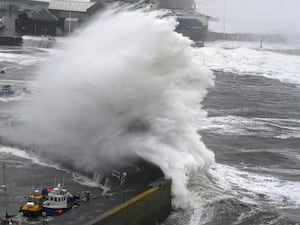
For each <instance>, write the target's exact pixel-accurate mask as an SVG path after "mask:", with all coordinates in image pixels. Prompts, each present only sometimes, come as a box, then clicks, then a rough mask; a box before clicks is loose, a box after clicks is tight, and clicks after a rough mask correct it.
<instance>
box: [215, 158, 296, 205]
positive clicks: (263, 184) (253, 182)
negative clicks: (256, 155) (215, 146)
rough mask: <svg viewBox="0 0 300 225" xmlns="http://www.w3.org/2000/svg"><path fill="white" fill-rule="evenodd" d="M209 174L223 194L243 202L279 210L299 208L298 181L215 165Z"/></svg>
mask: <svg viewBox="0 0 300 225" xmlns="http://www.w3.org/2000/svg"><path fill="white" fill-rule="evenodd" d="M209 174H210V175H211V176H212V177H213V178H214V182H215V183H216V185H217V186H218V187H220V188H221V189H223V191H224V193H227V194H230V195H233V196H236V197H238V198H240V199H243V200H244V201H250V202H253V201H256V203H261V202H265V203H266V204H269V205H274V206H277V207H280V208H285V207H296V208H297V207H300V182H299V181H288V180H280V179H278V178H275V177H273V176H270V175H261V174H256V173H252V172H247V171H243V170H239V169H237V168H234V167H232V166H228V165H223V164H215V165H214V166H213V167H212V168H211V169H209Z"/></svg>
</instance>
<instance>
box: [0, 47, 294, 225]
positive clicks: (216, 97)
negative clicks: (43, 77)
mask: <svg viewBox="0 0 300 225" xmlns="http://www.w3.org/2000/svg"><path fill="white" fill-rule="evenodd" d="M1 53H2V54H12V55H13V56H14V57H15V58H13V59H9V60H7V61H2V62H1V66H2V67H4V68H8V69H7V70H6V72H5V73H4V74H1V79H0V84H1V86H2V85H3V84H8V83H9V84H11V85H12V87H13V89H14V90H15V91H16V93H17V94H16V96H14V97H8V98H6V99H5V98H1V101H0V109H1V110H0V118H1V124H3V123H7V122H12V120H15V119H16V118H14V109H15V105H16V104H18V102H19V101H26V96H25V95H24V93H22V88H23V87H27V88H29V89H30V84H31V82H32V80H33V76H32V71H34V70H35V67H36V65H34V64H29V65H26V64H24V65H22V66H20V65H19V63H16V61H18V60H19V59H20V57H21V58H22V59H24V58H26V60H28V59H30V58H31V57H32V56H34V57H33V58H35V57H41V56H42V57H47V55H48V54H49V52H48V51H45V50H41V49H30V48H23V47H18V48H7V47H1ZM16 64H18V66H16ZM214 74H215V86H214V87H213V88H210V89H209V92H208V94H207V96H206V98H205V99H204V101H203V107H204V109H205V110H206V111H207V113H208V116H207V117H208V120H211V121H213V122H212V123H213V124H214V125H215V126H214V125H211V126H207V127H205V126H204V128H203V129H201V130H200V131H199V133H200V134H201V136H202V140H203V142H204V143H205V144H206V145H207V147H208V148H209V149H211V150H212V151H213V152H214V153H215V155H216V162H217V164H219V165H222V168H221V169H220V168H219V169H218V168H214V170H216V171H217V170H224V169H226V168H227V169H228V168H229V167H230V168H237V169H239V170H240V172H239V176H240V177H238V178H237V177H236V175H237V174H236V173H235V171H234V170H231V169H229V170H228V171H226V172H225V174H226V173H231V172H232V174H227V175H225V179H228V180H227V181H228V182H230V179H232V183H233V185H234V188H232V187H230V188H228V187H222V185H221V186H220V185H219V183H218V182H216V181H214V179H216V178H214V175H213V174H211V173H210V174H209V173H208V174H205V175H204V176H206V179H203V177H201V176H200V177H197V176H195V177H194V178H191V181H190V185H191V187H192V189H193V190H194V191H196V192H197V191H198V193H199V194H200V195H203V196H204V197H205V198H206V200H207V202H206V203H205V204H204V205H201V207H200V206H199V207H200V208H201V209H200V208H197V207H195V208H193V209H189V210H179V211H176V212H175V213H173V214H172V215H171V216H170V217H169V218H168V220H167V221H166V222H165V224H187V223H190V220H191V218H192V217H195V215H198V217H199V218H198V219H196V221H198V222H195V224H207V225H208V224H211V225H212V224H214V225H217V224H220V225H221V224H245V225H246V224H247V225H248V224H249V225H250V224H257V225H260V224H287V225H288V224H299V223H300V213H299V202H298V203H293V201H292V200H293V197H295V198H297V196H299V193H295V192H294V190H293V188H294V186H293V185H291V186H289V183H290V182H298V184H299V180H300V172H299V171H300V160H299V147H298V146H299V144H300V143H299V142H300V141H299V138H298V137H299V136H298V135H299V124H300V113H299V112H300V110H299V109H300V106H299V104H298V103H299V100H300V89H299V88H298V87H297V85H294V84H287V83H282V82H280V81H278V80H274V79H269V78H265V77H261V76H253V75H243V76H240V75H239V74H233V73H223V72H215V73H214ZM20 96H22V100H20V99H18V97H20ZM218 125H220V126H218ZM1 127H2V126H1ZM297 132H298V135H297ZM1 146H2V148H5V147H7V148H9V147H11V146H5V142H4V141H3V140H2V143H1ZM11 151H15V150H14V149H12V150H11ZM20 154H21V155H20V156H18V153H17V152H15V154H12V153H9V152H8V151H6V153H5V151H2V152H1V153H0V156H1V162H6V165H7V182H8V187H9V189H8V192H9V202H10V204H9V212H10V213H12V214H16V213H17V210H18V207H19V206H20V204H22V202H24V196H26V195H27V194H28V192H29V191H30V190H31V188H32V187H33V186H35V187H36V186H38V187H39V186H41V185H49V186H51V185H53V182H54V181H53V176H56V177H60V178H62V177H64V178H65V182H66V183H67V186H68V187H69V188H71V189H73V190H78V191H79V190H81V189H83V188H87V186H85V184H84V182H83V184H82V183H81V184H80V183H78V182H75V181H74V176H73V175H72V172H70V171H64V170H61V169H57V168H56V167H51V166H50V167H49V166H48V165H43V164H42V165H39V164H36V163H35V162H32V159H30V158H26V157H25V158H24V156H23V155H22V154H23V153H20ZM36 154H37V155H38V152H37V153H36ZM49 164H50V165H51V162H49ZM248 173H251V174H252V175H254V178H253V177H250V176H249V177H247V176H248V175H249V174H248ZM255 176H257V177H258V178H257V179H256V178H255ZM260 177H265V178H266V179H263V180H260ZM268 177H269V178H270V177H272V179H277V180H276V181H274V180H273V181H272V179H268ZM242 178H244V179H242ZM235 179H238V180H235ZM239 179H240V180H239ZM247 179H249V180H251V179H254V180H255V181H253V182H249V183H247ZM37 181H39V182H37ZM206 182H207V183H206ZM239 182H240V183H239ZM243 182H245V183H246V184H244V183H243ZM268 183H269V184H268ZM291 184H292V183H291ZM210 185H213V186H214V187H217V188H211V186H210ZM239 185H240V186H239ZM245 185H246V186H245ZM247 185H253V186H247ZM255 185H257V186H260V185H265V189H264V188H262V189H261V190H255V189H256V187H255ZM284 185H287V187H286V189H284V190H283V189H282V188H281V186H284ZM89 188H91V187H89ZM226 188H227V189H226ZM276 189H278V191H276ZM92 190H93V188H92ZM212 190H214V191H212ZM251 190H253V193H251ZM297 190H299V186H298V188H296V189H295V191H297ZM94 191H97V189H96V188H95V189H94ZM283 191H284V193H283ZM208 192H214V193H213V194H212V193H209V194H208ZM268 192H269V193H271V194H270V195H268ZM212 196H213V197H212ZM216 196H217V197H216ZM245 196H247V200H245V199H244V197H245ZM2 197H3V196H2ZM2 200H3V199H1V204H0V212H1V213H2V215H3V213H4V208H3V204H2V203H3V201H2ZM196 217H197V216H196Z"/></svg>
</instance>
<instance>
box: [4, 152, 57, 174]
mask: <svg viewBox="0 0 300 225" xmlns="http://www.w3.org/2000/svg"><path fill="white" fill-rule="evenodd" d="M0 154H5V155H13V156H16V157H18V158H22V159H27V160H29V161H32V162H33V163H34V164H38V165H41V166H45V167H52V168H55V169H59V170H61V169H60V168H59V167H58V166H57V165H50V164H48V163H45V162H43V161H42V160H41V159H40V158H38V157H35V156H34V155H33V154H29V153H27V152H26V151H24V150H21V149H17V148H11V147H6V146H0Z"/></svg>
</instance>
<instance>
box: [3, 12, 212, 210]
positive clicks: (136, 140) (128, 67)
mask: <svg viewBox="0 0 300 225" xmlns="http://www.w3.org/2000/svg"><path fill="white" fill-rule="evenodd" d="M176 23H177V22H176V20H175V19H174V18H171V17H164V16H163V13H161V12H159V11H152V12H146V11H145V10H143V9H138V10H130V9H125V8H120V7H118V8H110V9H107V10H106V11H105V12H104V13H102V14H101V15H99V16H98V17H97V18H95V20H94V21H93V22H92V23H90V24H89V25H88V26H87V27H86V28H85V29H84V30H82V32H81V33H80V34H79V35H78V36H77V37H74V38H73V39H72V40H70V42H69V43H68V44H67V45H66V46H65V47H64V48H63V49H61V51H59V52H54V53H52V55H51V56H50V58H49V60H48V61H47V63H43V64H42V65H41V69H40V70H39V71H38V77H37V83H38V86H39V90H40V91H39V94H38V95H37V96H35V97H34V98H33V99H32V101H31V102H26V105H23V106H22V107H20V109H19V112H20V116H21V117H22V118H23V120H24V121H26V122H25V123H24V124H23V125H22V126H19V127H18V128H17V129H14V130H11V131H9V130H6V132H5V134H1V135H3V136H6V137H7V136H8V135H9V134H11V136H12V137H13V140H15V141H16V142H21V143H22V144H28V145H35V146H40V147H41V149H46V150H45V152H44V154H45V155H47V156H48V157H57V158H63V159H64V160H67V161H69V162H73V164H74V166H76V167H78V168H86V169H89V170H97V169H99V168H103V166H106V165H121V164H125V163H126V162H127V161H128V160H131V159H133V158H135V157H137V156H139V157H142V158H144V159H145V160H148V161H150V162H152V163H154V164H156V165H158V166H159V167H160V168H161V169H162V170H163V172H164V174H165V176H166V177H167V178H172V180H173V188H172V192H173V195H174V201H173V204H174V206H175V207H186V206H188V205H189V204H190V202H191V199H190V192H189V191H188V189H187V186H186V185H187V182H188V175H189V173H190V172H191V171H194V170H198V169H205V168H207V167H208V166H209V165H210V164H211V163H212V162H213V161H214V154H213V153H212V152H211V151H210V150H208V149H207V148H206V147H205V145H204V144H203V143H202V141H201V137H200V136H199V135H198V134H197V130H198V129H199V126H200V124H199V123H200V122H199V121H200V119H203V117H205V115H206V114H205V112H204V111H203V110H202V109H201V104H200V102H201V100H202V99H203V97H204V96H205V94H206V92H207V91H206V89H207V88H208V87H210V86H212V85H213V76H212V73H211V72H210V71H209V70H208V69H206V67H204V66H203V65H202V63H201V62H199V61H197V59H196V58H195V56H194V52H193V51H194V50H193V49H192V47H190V45H191V41H190V40H189V39H188V38H186V37H183V36H182V35H181V34H178V33H176V32H174V29H175V26H176Z"/></svg>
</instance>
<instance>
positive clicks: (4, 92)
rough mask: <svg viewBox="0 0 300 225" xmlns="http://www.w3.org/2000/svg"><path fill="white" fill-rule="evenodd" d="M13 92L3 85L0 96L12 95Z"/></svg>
mask: <svg viewBox="0 0 300 225" xmlns="http://www.w3.org/2000/svg"><path fill="white" fill-rule="evenodd" d="M14 93H15V92H14V90H13V89H12V88H11V85H4V86H3V87H2V89H1V91H0V96H1V95H13V94H14Z"/></svg>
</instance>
